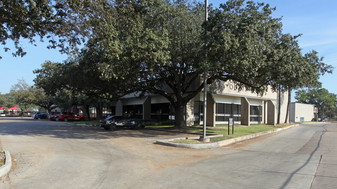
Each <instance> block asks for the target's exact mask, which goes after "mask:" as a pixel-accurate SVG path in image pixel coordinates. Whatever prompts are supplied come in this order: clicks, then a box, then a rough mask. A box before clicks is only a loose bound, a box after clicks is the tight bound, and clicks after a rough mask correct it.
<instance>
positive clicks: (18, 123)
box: [0, 118, 188, 139]
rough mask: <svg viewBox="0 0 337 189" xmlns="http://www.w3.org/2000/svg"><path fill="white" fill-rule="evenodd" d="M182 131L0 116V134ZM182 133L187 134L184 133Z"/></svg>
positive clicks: (166, 134) (105, 135) (95, 135)
mask: <svg viewBox="0 0 337 189" xmlns="http://www.w3.org/2000/svg"><path fill="white" fill-rule="evenodd" d="M182 134H184V133H177V132H170V131H160V130H153V129H146V128H145V129H140V130H132V129H124V128H123V129H117V130H115V131H106V130H104V129H103V128H101V127H91V126H77V125H71V124H67V123H65V122H56V121H49V120H33V119H24V118H23V119H22V118H17V119H15V118H1V119H0V135H22V136H51V137H55V138H72V139H109V138H118V137H135V138H172V137H175V136H178V135H182ZM184 135H188V134H187V133H185V134H184Z"/></svg>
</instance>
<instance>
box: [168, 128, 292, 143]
mask: <svg viewBox="0 0 337 189" xmlns="http://www.w3.org/2000/svg"><path fill="white" fill-rule="evenodd" d="M286 126H289V124H283V125H277V126H273V125H251V126H243V125H235V126H234V134H232V127H231V128H230V135H228V126H216V127H207V129H206V133H207V134H206V135H208V136H210V135H223V136H220V137H211V138H210V142H217V141H221V140H226V139H231V138H236V137H240V136H245V135H250V134H255V133H260V132H265V131H270V130H274V129H278V128H282V127H286ZM184 130H185V131H186V132H188V133H195V134H200V135H202V133H203V128H202V127H200V126H198V127H191V128H185V129H184ZM172 142H174V143H182V144H198V143H202V142H200V141H199V140H198V139H182V140H175V141H172Z"/></svg>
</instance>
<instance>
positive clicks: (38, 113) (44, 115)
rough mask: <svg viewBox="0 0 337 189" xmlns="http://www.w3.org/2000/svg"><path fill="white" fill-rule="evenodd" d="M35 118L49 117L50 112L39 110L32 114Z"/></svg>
mask: <svg viewBox="0 0 337 189" xmlns="http://www.w3.org/2000/svg"><path fill="white" fill-rule="evenodd" d="M32 117H33V118H34V119H48V114H47V113H44V112H37V113H35V114H33V116H32Z"/></svg>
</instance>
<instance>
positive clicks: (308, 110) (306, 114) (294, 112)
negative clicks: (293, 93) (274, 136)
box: [290, 103, 315, 122]
mask: <svg viewBox="0 0 337 189" xmlns="http://www.w3.org/2000/svg"><path fill="white" fill-rule="evenodd" d="M314 108H315V106H314V105H312V104H302V103H291V106H290V122H300V121H311V120H312V119H313V118H314ZM301 118H302V120H301Z"/></svg>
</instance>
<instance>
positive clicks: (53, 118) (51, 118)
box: [48, 112, 60, 121]
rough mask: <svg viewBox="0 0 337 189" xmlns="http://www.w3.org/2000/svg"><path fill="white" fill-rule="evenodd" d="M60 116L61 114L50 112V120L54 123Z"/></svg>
mask: <svg viewBox="0 0 337 189" xmlns="http://www.w3.org/2000/svg"><path fill="white" fill-rule="evenodd" d="M59 114H60V112H50V113H49V116H48V117H49V119H50V120H52V121H55V118H56V116H58V115H59Z"/></svg>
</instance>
